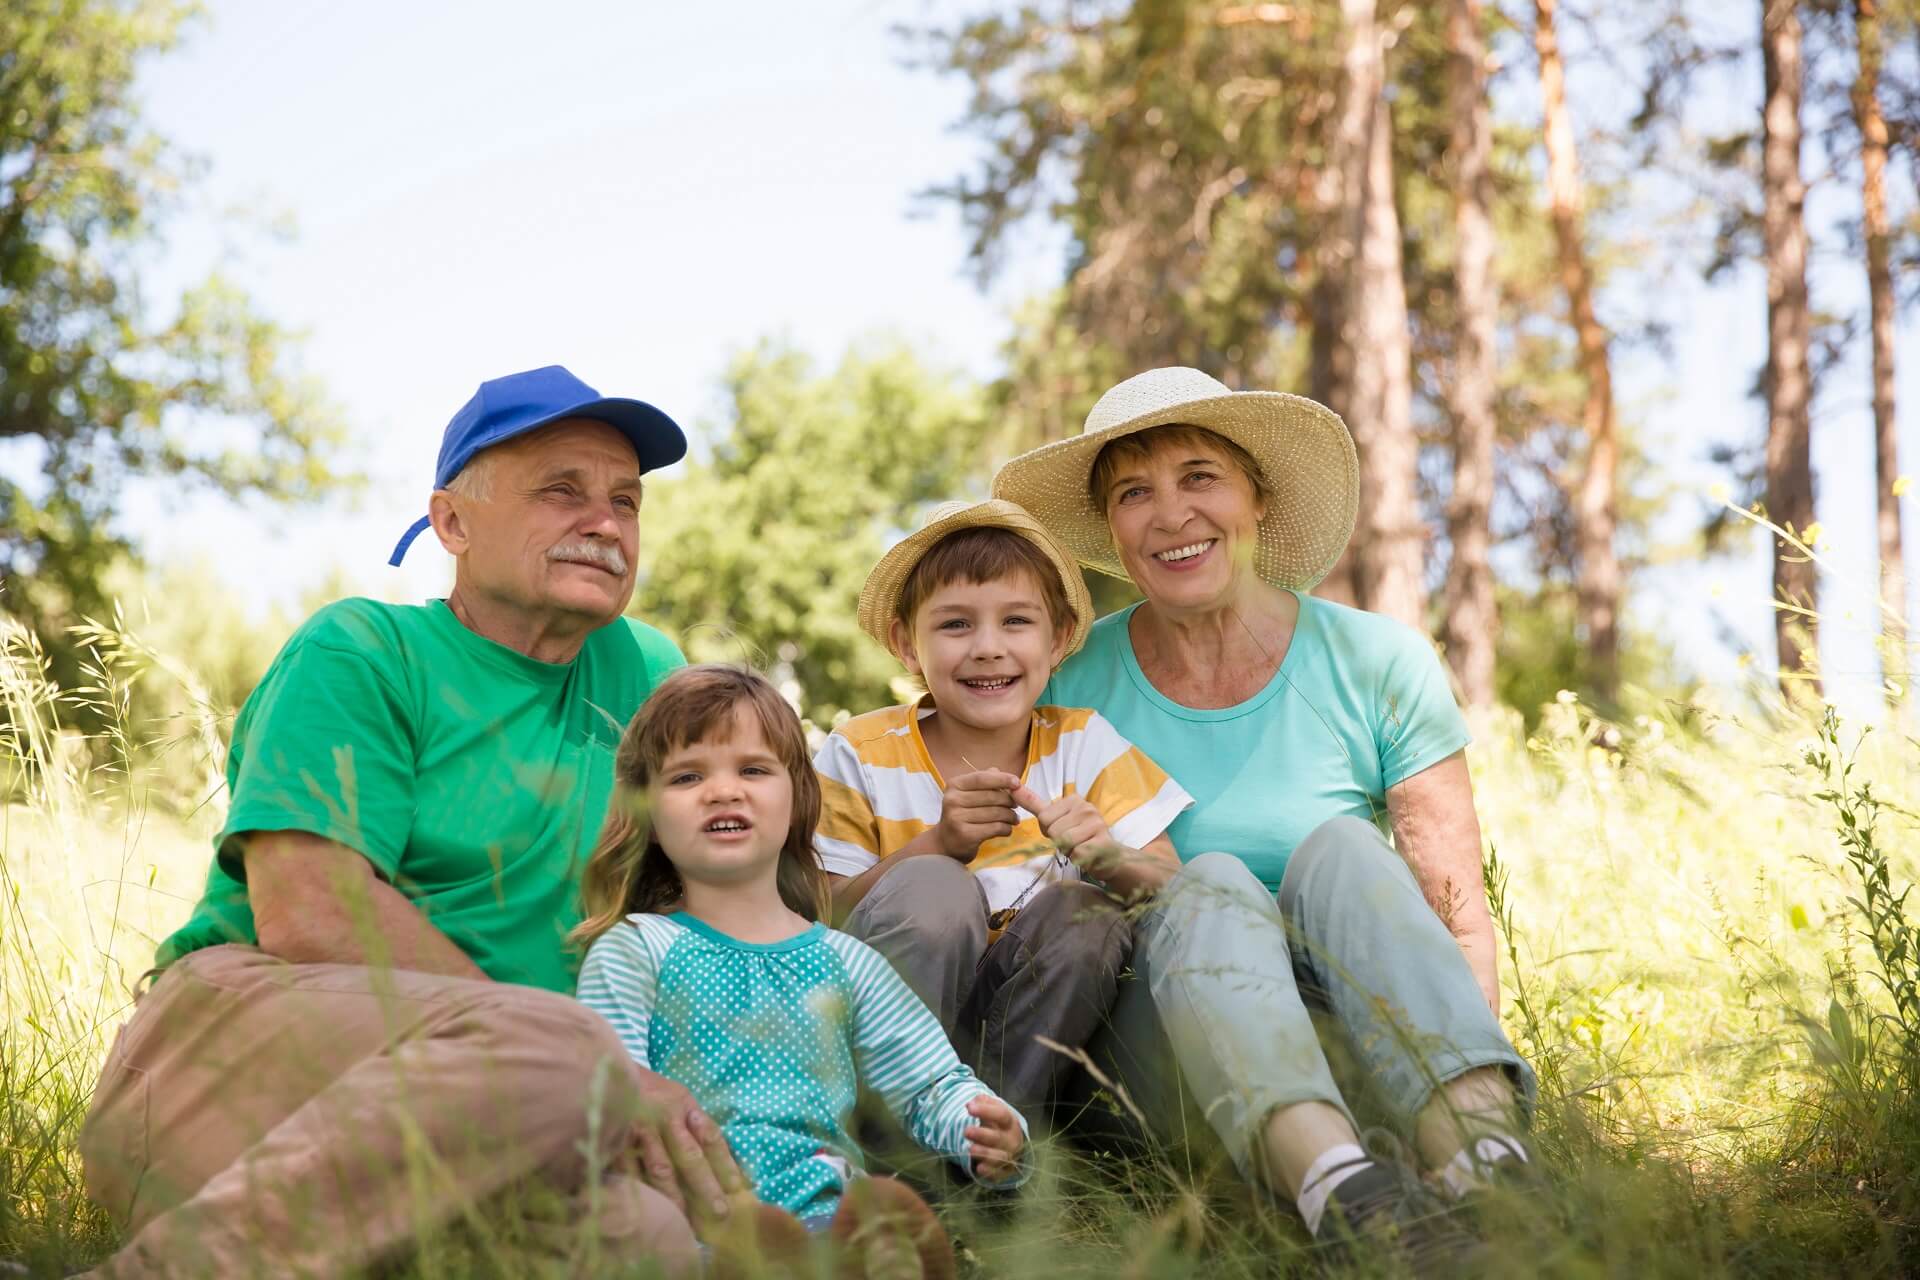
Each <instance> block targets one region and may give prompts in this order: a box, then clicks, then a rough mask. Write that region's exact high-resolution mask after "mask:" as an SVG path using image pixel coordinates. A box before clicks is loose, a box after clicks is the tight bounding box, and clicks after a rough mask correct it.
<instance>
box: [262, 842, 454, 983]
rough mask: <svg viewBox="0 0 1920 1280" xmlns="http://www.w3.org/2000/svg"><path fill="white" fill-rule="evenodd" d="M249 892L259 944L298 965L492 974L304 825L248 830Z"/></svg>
mask: <svg viewBox="0 0 1920 1280" xmlns="http://www.w3.org/2000/svg"><path fill="white" fill-rule="evenodd" d="M244 856H245V859H246V871H247V880H248V890H249V894H248V896H249V897H250V898H251V900H252V905H253V913H254V928H255V932H256V934H257V936H258V937H259V940H260V949H261V950H262V951H265V952H267V953H268V954H269V955H274V956H278V957H279V958H280V959H282V960H286V961H289V962H291V963H293V964H360V965H370V966H374V967H380V968H390V969H411V970H414V971H416V972H419V973H437V974H442V975H444V976H446V977H450V978H481V979H484V978H485V977H486V976H487V975H486V974H484V973H482V972H481V970H480V967H479V966H478V965H476V964H474V962H473V961H472V960H470V959H468V958H467V954H466V953H465V952H464V951H462V950H460V948H459V947H457V946H455V945H454V944H453V941H452V940H451V939H449V938H448V937H447V935H446V934H444V933H442V932H440V931H439V930H438V929H436V928H434V927H433V925H431V924H429V923H428V922H427V918H426V917H425V916H424V915H422V914H421V913H420V909H419V908H418V907H416V906H414V905H413V903H411V902H409V901H407V898H406V895H404V894H402V893H401V892H400V891H399V890H398V889H396V888H394V887H393V886H392V885H390V884H388V883H387V882H386V881H384V880H382V879H381V878H380V877H379V876H377V875H375V874H374V872H373V868H372V867H371V866H370V865H369V864H368V863H367V861H366V859H365V858H364V857H362V856H361V855H360V854H358V853H356V852H355V851H353V850H351V849H347V848H345V847H344V846H342V845H339V844H336V843H334V842H333V841H330V840H326V839H324V838H322V837H319V836H315V835H312V834H311V833H308V832H304V831H262V832H253V833H250V834H249V835H248V836H247V838H246V841H245V854H244Z"/></svg>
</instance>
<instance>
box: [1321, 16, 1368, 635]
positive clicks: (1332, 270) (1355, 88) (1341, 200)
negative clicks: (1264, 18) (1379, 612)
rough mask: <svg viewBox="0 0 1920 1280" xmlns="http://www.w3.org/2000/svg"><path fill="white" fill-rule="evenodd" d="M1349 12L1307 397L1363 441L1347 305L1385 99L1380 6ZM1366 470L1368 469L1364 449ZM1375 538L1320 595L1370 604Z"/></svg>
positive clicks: (1361, 534) (1361, 533) (1361, 529)
mask: <svg viewBox="0 0 1920 1280" xmlns="http://www.w3.org/2000/svg"><path fill="white" fill-rule="evenodd" d="M1346 9H1347V10H1348V13H1347V15H1346V16H1347V20H1346V23H1345V25H1344V26H1343V28H1342V40H1343V42H1344V44H1343V47H1342V50H1341V74H1340V96H1339V101H1338V106H1337V108H1336V110H1335V113H1334V116H1333V119H1332V122H1331V125H1330V131H1329V133H1328V137H1327V163H1326V165H1325V166H1324V167H1323V168H1322V169H1321V170H1320V175H1319V181H1318V183H1317V184H1316V185H1315V188H1314V197H1315V203H1316V204H1317V205H1318V206H1319V209H1318V212H1319V216H1320V223H1321V232H1320V235H1319V237H1318V241H1317V243H1316V244H1315V247H1314V263H1315V273H1316V278H1315V281H1314V287H1313V300H1312V305H1313V338H1312V344H1311V347H1310V349H1309V360H1308V368H1307V384H1308V394H1309V395H1311V396H1312V397H1313V398H1314V399H1315V400H1318V401H1320V402H1321V403H1322V404H1324V405H1326V406H1327V407H1328V408H1330V409H1332V410H1333V411H1334V412H1335V413H1337V414H1339V415H1340V417H1341V418H1342V419H1343V420H1344V421H1345V422H1346V424H1347V427H1348V429H1349V430H1351V431H1352V432H1353V433H1354V436H1355V439H1356V441H1358V438H1359V435H1360V428H1359V426H1358V424H1357V423H1356V422H1355V421H1354V404H1353V376H1354V367H1353V366H1354V352H1353V348H1352V346H1351V345H1350V344H1349V328H1348V317H1347V305H1346V304H1347V299H1348V297H1349V295H1350V293H1351V288H1350V281H1351V280H1352V278H1353V275H1354V272H1355V269H1356V262H1357V260H1358V258H1359V253H1360V235H1361V229H1362V226H1363V223H1364V211H1363V206H1362V203H1361V194H1362V192H1363V191H1364V190H1365V189H1366V173H1367V140H1368V133H1369V130H1370V128H1371V124H1372V120H1373V111H1372V104H1373V102H1374V100H1375V99H1377V98H1378V97H1379V95H1380V89H1381V85H1380V79H1379V71H1378V68H1379V66H1380V60H1379V54H1378V48H1379V46H1378V39H1379V37H1378V34H1377V32H1376V31H1375V28H1374V21H1373V5H1372V4H1371V3H1362V4H1358V5H1356V4H1353V3H1351V2H1349V3H1347V4H1346ZM1370 50H1371V51H1372V52H1371V54H1370V53H1369V51H1370ZM1360 465H1361V466H1362V467H1365V466H1366V460H1365V454H1364V450H1363V452H1362V456H1361V464H1360ZM1369 532H1370V530H1369V526H1368V524H1367V522H1366V519H1365V518H1364V515H1363V516H1362V518H1361V519H1359V520H1357V521H1356V522H1355V524H1354V530H1353V537H1352V539H1351V540H1350V541H1349V542H1348V543H1347V547H1346V550H1345V551H1344V552H1343V553H1342V554H1341V556H1340V560H1339V562H1338V563H1337V564H1335V565H1334V567H1333V571H1332V572H1330V573H1329V574H1327V576H1326V578H1325V579H1324V580H1323V581H1322V582H1321V583H1320V585H1319V586H1318V587H1316V588H1314V594H1315V595H1318V596H1322V597H1324V598H1326V599H1328V600H1333V601H1337V602H1338V603H1340V604H1347V605H1353V606H1355V607H1356V608H1364V607H1365V606H1366V600H1365V598H1364V596H1363V593H1362V590H1361V582H1360V561H1361V555H1362V548H1363V547H1364V546H1365V545H1366V542H1367V539H1368V535H1369Z"/></svg>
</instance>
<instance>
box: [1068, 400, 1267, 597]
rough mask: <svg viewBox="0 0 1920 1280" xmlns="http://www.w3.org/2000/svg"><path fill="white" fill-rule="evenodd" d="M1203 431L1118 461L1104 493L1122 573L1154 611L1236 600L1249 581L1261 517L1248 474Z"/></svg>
mask: <svg viewBox="0 0 1920 1280" xmlns="http://www.w3.org/2000/svg"><path fill="white" fill-rule="evenodd" d="M1208 434H1210V433H1205V432H1198V431H1195V432H1180V433H1178V434H1175V435H1173V436H1172V437H1171V438H1168V439H1164V440H1156V441H1154V442H1153V444H1152V447H1151V448H1150V449H1148V450H1147V451H1146V452H1145V454H1144V455H1139V456H1129V457H1126V458H1124V459H1122V460H1121V461H1120V463H1119V465H1118V466H1116V467H1115V468H1113V471H1112V478H1111V479H1110V480H1109V481H1108V483H1107V485H1106V492H1105V493H1104V494H1102V495H1101V498H1102V501H1103V504H1104V507H1105V510H1106V515H1107V527H1108V528H1109V529H1110V530H1111V531H1112V533H1113V543H1114V548H1115V550H1117V551H1118V552H1119V555H1120V562H1121V564H1122V565H1124V566H1125V567H1126V570H1127V576H1128V577H1130V578H1132V579H1133V582H1134V585H1135V586H1137V587H1139V588H1140V590H1141V592H1142V593H1144V594H1145V595H1146V597H1147V599H1148V600H1149V601H1151V602H1152V603H1153V604H1154V605H1155V606H1156V607H1157V608H1161V609H1165V610H1168V611H1172V612H1177V613H1193V612H1207V611H1210V610H1214V609H1218V608H1222V607H1224V606H1225V605H1226V604H1227V603H1228V602H1230V601H1231V600H1232V599H1233V598H1234V596H1235V594H1236V593H1237V592H1238V591H1239V589H1240V588H1241V587H1242V586H1243V585H1244V583H1245V581H1246V579H1247V578H1251V577H1252V576H1253V573H1254V569H1253V553H1254V548H1255V547H1256V546H1257V545H1258V539H1259V531H1260V519H1261V517H1262V516H1264V515H1265V514H1266V511H1265V506H1264V504H1263V503H1261V502H1260V500H1259V499H1258V497H1257V496H1256V495H1255V492H1254V486H1253V479H1252V477H1250V476H1248V475H1247V474H1246V472H1245V471H1244V470H1242V468H1241V467H1240V465H1239V464H1238V463H1236V462H1235V461H1234V460H1233V459H1232V458H1231V457H1229V456H1228V454H1227V451H1226V450H1225V449H1223V448H1220V447H1218V446H1217V445H1214V444H1211V443H1209V442H1208V440H1207V439H1206V436H1207V435H1208ZM1243 575H1244V576H1243Z"/></svg>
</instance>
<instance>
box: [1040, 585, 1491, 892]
mask: <svg viewBox="0 0 1920 1280" xmlns="http://www.w3.org/2000/svg"><path fill="white" fill-rule="evenodd" d="M1296 595H1298V593H1296ZM1298 598H1299V601H1300V619H1299V621H1298V622H1297V623H1295V624H1294V631H1293V640H1292V642H1291V643H1290V644H1289V645H1288V646H1287V653H1286V656H1285V657H1284V658H1282V659H1281V660H1280V668H1279V670H1277V671H1275V672H1274V673H1273V678H1272V679H1271V680H1269V681H1267V684H1266V687H1265V688H1263V689H1261V690H1260V691H1259V692H1258V693H1255V694H1254V695H1253V696H1252V697H1251V698H1248V699H1247V700H1246V701H1245V702H1242V703H1239V704H1238V705H1236V706H1231V707H1221V708H1219V709H1217V710H1198V709H1196V708H1193V707H1186V706H1182V705H1181V704H1179V703H1177V702H1175V701H1173V700H1172V699H1171V698H1169V697H1167V696H1166V695H1165V694H1163V693H1161V692H1160V691H1159V690H1158V689H1156V688H1154V687H1153V684H1152V682H1151V681H1149V680H1148V679H1147V677H1146V673H1145V672H1143V671H1142V670H1141V669H1140V661H1139V659H1138V658H1136V657H1135V656H1134V652H1133V642H1132V640H1131V639H1130V638H1129V636H1128V633H1127V623H1128V620H1129V619H1130V618H1132V616H1133V609H1124V610H1122V611H1121V612H1119V613H1115V614H1109V615H1108V616H1107V617H1104V618H1102V619H1100V621H1098V622H1096V623H1095V624H1094V625H1093V630H1092V632H1091V634H1089V635H1088V637H1087V643H1086V647H1085V648H1083V649H1081V650H1080V652H1078V653H1076V654H1074V655H1073V657H1071V658H1069V659H1067V661H1066V663H1065V664H1064V665H1063V666H1061V668H1060V670H1059V671H1058V672H1056V673H1055V674H1054V677H1053V681H1052V683H1051V684H1049V685H1048V686H1047V688H1046V692H1045V693H1044V694H1043V695H1042V696H1041V701H1043V702H1050V703H1055V704H1057V705H1059V706H1063V707H1092V708H1093V709H1094V710H1095V711H1098V712H1099V713H1100V714H1101V715H1103V716H1105V717H1106V718H1107V719H1108V720H1110V721H1112V722H1113V725H1114V727H1115V728H1116V729H1118V730H1119V731H1120V733H1121V736H1123V737H1125V738H1127V739H1129V740H1130V741H1131V742H1132V743H1133V744H1134V745H1135V746H1137V747H1139V748H1140V749H1141V750H1142V751H1144V752H1146V753H1147V754H1148V755H1149V756H1151V757H1152V758H1153V761H1154V763H1155V764H1157V765H1159V766H1160V767H1161V768H1162V769H1165V770H1166V771H1167V772H1168V773H1169V774H1171V775H1172V777H1173V780H1174V781H1175V782H1178V783H1179V784H1180V785H1181V786H1183V787H1185V788H1186V789H1187V791H1188V792H1189V793H1191V794H1192V796H1193V800H1194V803H1193V805H1192V807H1190V808H1189V809H1187V811H1186V812H1184V813H1182V814H1180V815H1179V816H1178V817H1176V818H1175V819H1174V820H1173V822H1172V824H1171V825H1170V826H1168V828H1167V836H1168V837H1169V838H1170V839H1171V840H1172V841H1173V847H1174V848H1175V849H1177V850H1178V851H1179V853H1180V856H1181V858H1183V859H1185V858H1191V857H1194V856H1195V855H1196V854H1201V853H1212V852H1219V853H1231V854H1235V855H1237V856H1238V857H1239V859H1240V860H1241V861H1242V862H1244V863H1246V864H1247V869H1248V870H1250V871H1252V872H1253V874H1254V875H1256V876H1258V877H1259V878H1260V880H1261V882H1262V883H1263V884H1265V885H1266V886H1267V887H1268V888H1269V889H1274V890H1278V889H1279V887H1280V877H1281V876H1282V875H1283V874H1285V872H1286V869H1287V859H1288V858H1289V857H1291V856H1292V855H1293V850H1294V847H1295V846H1296V845H1298V844H1299V843H1300V841H1301V840H1303V839H1305V838H1306V836H1307V833H1308V832H1310V831H1312V830H1313V829H1314V828H1315V827H1317V826H1319V825H1320V824H1321V823H1323V822H1325V821H1326V820H1327V819H1328V818H1335V817H1340V816H1342V815H1350V816H1352V817H1356V818H1361V819H1364V820H1366V821H1369V822H1373V823H1375V824H1377V825H1378V826H1380V828H1381V829H1382V830H1383V831H1384V830H1386V828H1387V825H1388V824H1387V809H1386V794H1387V788H1389V787H1392V786H1394V785H1396V784H1397V783H1400V782H1403V781H1405V780H1406V779H1408V778H1410V777H1412V776H1413V775H1414V774H1416V773H1419V772H1420V771H1421V770H1422V769H1425V768H1427V767H1428V766H1430V765H1434V764H1438V763H1439V762H1440V761H1442V760H1444V759H1446V758H1447V757H1448V756H1450V755H1452V754H1453V753H1454V752H1456V751H1458V750H1460V748H1462V747H1464V746H1466V745H1467V742H1468V741H1469V740H1470V737H1471V735H1470V734H1469V733H1468V732H1467V723H1466V720H1465V719H1464V718H1463V717H1462V716H1461V714H1460V708H1459V707H1458V706H1457V705H1456V704H1455V703H1454V700H1453V691H1452V689H1451V688H1450V687H1449V686H1448V684H1447V673H1446V671H1445V670H1444V669H1443V668H1442V667H1441V665H1440V659H1439V657H1438V656H1437V655H1436V654H1435V653H1434V651H1433V646H1432V645H1431V644H1430V643H1428V641H1427V638H1426V637H1425V636H1423V635H1421V634H1420V633H1419V632H1418V631H1415V630H1414V629H1413V628H1412V627H1409V626H1406V625H1405V624H1403V623H1400V622H1396V621H1394V620H1393V619H1392V618H1387V617H1383V616H1381V615H1380V614H1377V613H1362V612H1361V611H1360V610H1358V609H1349V608H1347V607H1346V606H1344V605H1338V604H1334V603H1333V602H1331V601H1328V600H1321V599H1319V598H1317V597H1315V596H1309V595H1299V596H1298ZM1138 607H1139V606H1138V605H1135V606H1134V608H1138Z"/></svg>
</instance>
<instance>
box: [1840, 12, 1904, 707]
mask: <svg viewBox="0 0 1920 1280" xmlns="http://www.w3.org/2000/svg"><path fill="white" fill-rule="evenodd" d="M1853 16H1854V31H1855V34H1856V35H1857V36H1858V39H1859V46H1860V76H1859V78H1858V79H1857V80H1855V81H1854V85H1853V118H1854V123H1855V124H1856V125H1857V126H1858V127H1859V129H1860V204H1861V207H1862V209H1863V210H1864V211H1865V214H1866V219H1865V221H1866V233H1867V237H1866V238H1867V296H1868V300H1869V309H1870V311H1871V313H1872V319H1873V325H1872V327H1873V442H1874V488H1875V497H1876V506H1877V509H1878V517H1879V518H1878V521H1877V524H1878V527H1879V534H1880V601H1881V608H1882V610H1883V613H1882V615H1881V616H1882V626H1881V649H1882V653H1881V658H1880V662H1881V671H1882V674H1883V675H1884V676H1885V678H1886V683H1887V690H1888V693H1887V700H1888V703H1889V705H1895V704H1898V703H1899V702H1900V701H1901V700H1902V699H1903V698H1904V696H1905V693H1906V685H1907V661H1906V658H1907V574H1906V535H1905V531H1904V530H1903V529H1902V528H1901V525H1900V499H1899V498H1897V497H1895V496H1894V492H1893V485H1894V481H1895V479H1896V478H1897V477H1898V476H1899V474H1900V453H1899V439H1898V436H1897V435H1896V434H1895V419H1894V410H1893V308H1894V296H1893V271H1892V268H1891V266H1890V261H1889V260H1890V256H1891V255H1890V249H1889V245H1890V229H1889V227H1888V225H1887V121H1886V117H1885V116H1883V115H1881V113H1880V64H1881V59H1882V57H1883V47H1882V43H1881V34H1880V14H1879V4H1878V2H1877V0H1854V6H1853ZM1896 690H1897V692H1896Z"/></svg>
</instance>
